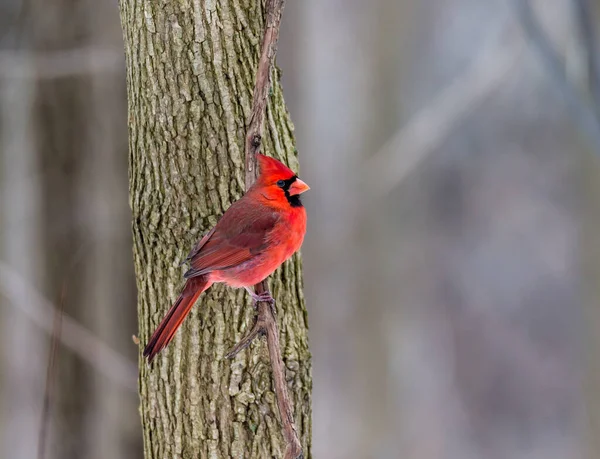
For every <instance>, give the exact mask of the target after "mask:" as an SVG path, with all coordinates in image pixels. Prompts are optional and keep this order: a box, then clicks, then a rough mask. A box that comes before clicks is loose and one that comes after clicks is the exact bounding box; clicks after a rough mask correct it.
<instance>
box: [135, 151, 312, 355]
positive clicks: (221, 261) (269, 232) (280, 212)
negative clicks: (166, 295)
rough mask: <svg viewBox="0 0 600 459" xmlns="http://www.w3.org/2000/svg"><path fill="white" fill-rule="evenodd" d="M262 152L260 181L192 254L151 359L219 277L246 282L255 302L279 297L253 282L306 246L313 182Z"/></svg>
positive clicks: (155, 337) (147, 351)
mask: <svg viewBox="0 0 600 459" xmlns="http://www.w3.org/2000/svg"><path fill="white" fill-rule="evenodd" d="M256 157H257V158H258V163H259V166H260V175H259V177H258V179H257V180H256V182H255V183H254V185H252V187H250V189H249V190H248V191H247V193H246V194H245V195H244V196H243V197H242V198H241V199H239V200H238V201H236V202H234V203H233V204H232V205H231V207H229V209H227V211H226V212H225V214H224V215H223V217H222V218H221V219H220V220H219V222H218V223H217V224H216V226H215V227H214V228H213V229H212V230H210V231H209V232H208V233H207V234H206V236H204V237H203V238H202V239H201V240H200V241H199V242H198V243H197V244H196V246H195V247H194V248H193V249H192V251H191V252H190V254H189V255H188V257H187V259H186V261H189V263H190V269H189V270H188V271H187V272H186V273H185V275H184V277H185V278H186V279H187V282H186V283H185V287H184V288H183V291H182V292H181V294H180V295H179V298H177V301H176V302H175V304H174V305H173V306H171V309H169V312H168V313H167V315H166V316H165V318H164V319H163V320H162V322H161V323H160V325H159V326H158V328H157V329H156V331H155V332H154V334H153V335H152V337H151V338H150V341H149V342H148V344H147V346H146V348H145V349H144V357H148V361H149V362H151V361H152V359H153V358H154V357H155V356H156V354H158V353H159V352H160V351H161V350H162V349H164V348H165V347H166V346H167V344H169V342H170V341H171V340H172V339H173V336H174V335H175V332H176V331H177V329H178V328H179V326H180V325H181V323H182V322H183V320H184V319H185V317H186V316H187V314H188V312H190V309H191V308H192V306H193V305H194V303H195V302H196V300H197V299H198V297H199V296H200V294H201V293H202V292H204V291H205V290H206V289H208V288H209V287H210V286H211V285H212V284H213V283H215V282H224V283H225V284H227V285H229V286H231V287H244V288H245V289H246V290H247V291H248V292H249V293H250V295H252V298H253V299H254V300H255V301H271V302H272V301H273V298H271V295H270V294H269V292H265V293H264V294H262V295H257V294H255V293H254V292H253V291H252V290H251V289H250V287H251V286H253V285H254V284H257V283H258V282H260V281H262V280H264V279H266V278H267V277H268V276H269V275H270V274H271V273H272V272H273V271H275V270H276V269H277V268H278V267H279V266H280V265H281V264H282V263H283V262H284V261H285V260H287V259H288V258H290V257H291V256H292V255H293V254H294V252H296V250H298V249H299V248H300V246H301V245H302V241H303V239H304V234H305V233H306V210H305V209H304V207H303V206H302V203H301V202H300V194H302V193H304V192H305V191H307V190H308V189H309V187H308V185H307V184H306V183H304V182H303V181H302V180H300V179H299V178H298V177H297V176H296V174H294V172H292V171H291V170H290V169H289V168H288V167H287V166H285V165H284V164H282V163H281V162H279V161H277V160H276V159H273V158H270V157H268V156H264V155H261V154H257V155H256Z"/></svg>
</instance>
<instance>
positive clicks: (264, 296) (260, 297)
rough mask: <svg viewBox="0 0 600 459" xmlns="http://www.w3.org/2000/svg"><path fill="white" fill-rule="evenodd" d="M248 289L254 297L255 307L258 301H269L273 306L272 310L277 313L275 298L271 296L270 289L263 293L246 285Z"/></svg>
mask: <svg viewBox="0 0 600 459" xmlns="http://www.w3.org/2000/svg"><path fill="white" fill-rule="evenodd" d="M246 291H247V292H248V293H249V294H250V296H251V297H252V300H253V301H254V307H255V308H256V304H257V303H260V302H261V301H264V302H265V303H269V306H271V312H272V313H273V315H275V299H274V298H273V297H272V296H271V292H269V291H268V290H265V291H264V292H262V293H255V292H253V291H252V289H250V288H248V287H246Z"/></svg>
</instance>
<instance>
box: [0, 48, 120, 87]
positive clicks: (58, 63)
mask: <svg viewBox="0 0 600 459" xmlns="http://www.w3.org/2000/svg"><path fill="white" fill-rule="evenodd" d="M121 71H122V56H121V55H120V54H119V53H117V52H115V51H114V50H112V49H102V48H81V49H72V50H65V51H52V52H45V53H32V52H25V51H24V52H15V51H0V78H21V79H23V78H28V79H36V80H40V79H51V78H63V77H76V76H78V75H90V74H99V75H102V74H107V73H115V72H121Z"/></svg>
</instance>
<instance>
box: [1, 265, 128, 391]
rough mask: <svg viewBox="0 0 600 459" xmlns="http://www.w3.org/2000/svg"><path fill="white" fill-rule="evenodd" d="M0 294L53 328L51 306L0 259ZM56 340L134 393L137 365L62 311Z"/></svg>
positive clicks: (41, 324)
mask: <svg viewBox="0 0 600 459" xmlns="http://www.w3.org/2000/svg"><path fill="white" fill-rule="evenodd" d="M0 294H2V295H4V296H6V298H8V300H9V304H12V305H13V306H15V307H17V308H19V310H21V311H22V312H23V313H24V314H25V315H27V317H29V318H30V320H31V321H32V322H33V323H35V324H36V325H37V326H38V327H40V328H41V329H42V330H44V331H45V332H46V333H48V334H51V333H52V331H53V328H54V327H53V322H54V319H53V317H54V313H55V309H56V308H55V306H54V305H53V304H52V303H51V302H50V301H49V300H47V299H46V298H44V297H43V296H42V295H41V294H40V293H39V292H37V291H36V289H35V287H34V286H33V285H31V283H29V282H28V281H27V279H25V278H23V277H22V276H21V275H19V274H18V273H17V272H16V271H14V270H13V269H12V268H11V267H10V266H8V265H7V264H6V263H3V262H1V261H0ZM59 338H60V342H61V343H62V344H63V345H64V346H66V347H68V348H69V349H70V350H71V351H73V352H74V353H75V354H77V355H79V356H80V357H81V358H82V359H83V360H85V361H86V362H88V363H89V364H90V365H91V366H92V367H94V368H95V369H96V370H97V371H98V372H100V373H102V374H103V375H105V376H106V377H107V378H108V379H110V380H112V381H113V382H114V383H116V384H118V385H120V386H122V387H124V388H126V389H129V390H130V391H132V392H136V393H137V365H136V364H135V363H133V362H131V361H129V360H128V359H126V358H124V357H123V356H121V355H120V354H119V353H118V352H115V351H114V350H112V349H111V348H109V347H108V346H107V345H106V344H105V343H104V342H103V341H102V340H101V339H99V338H98V337H97V336H95V335H94V334H92V333H91V332H90V331H89V330H87V329H86V328H85V327H82V326H81V325H80V324H79V323H77V322H76V321H75V320H73V319H72V318H71V317H69V316H67V315H66V314H63V315H62V325H61V334H60V336H59Z"/></svg>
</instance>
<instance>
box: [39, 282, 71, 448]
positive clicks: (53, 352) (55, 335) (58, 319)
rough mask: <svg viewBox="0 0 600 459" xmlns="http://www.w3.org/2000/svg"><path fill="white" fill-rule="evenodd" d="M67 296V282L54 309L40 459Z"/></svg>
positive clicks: (44, 442)
mask: <svg viewBox="0 0 600 459" xmlns="http://www.w3.org/2000/svg"><path fill="white" fill-rule="evenodd" d="M66 296H67V280H66V279H65V281H64V282H63V285H62V287H61V291H60V298H59V299H58V308H56V309H54V324H53V326H52V343H51V344H50V350H49V353H48V369H47V371H46V386H45V387H44V403H43V405H42V415H41V419H40V433H39V437H38V459H44V457H45V456H46V439H47V437H48V423H49V420H50V403H51V401H52V396H53V388H54V384H53V383H54V371H55V369H56V357H57V355H58V347H59V344H60V335H61V330H62V317H63V311H64V308H65V298H66Z"/></svg>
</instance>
